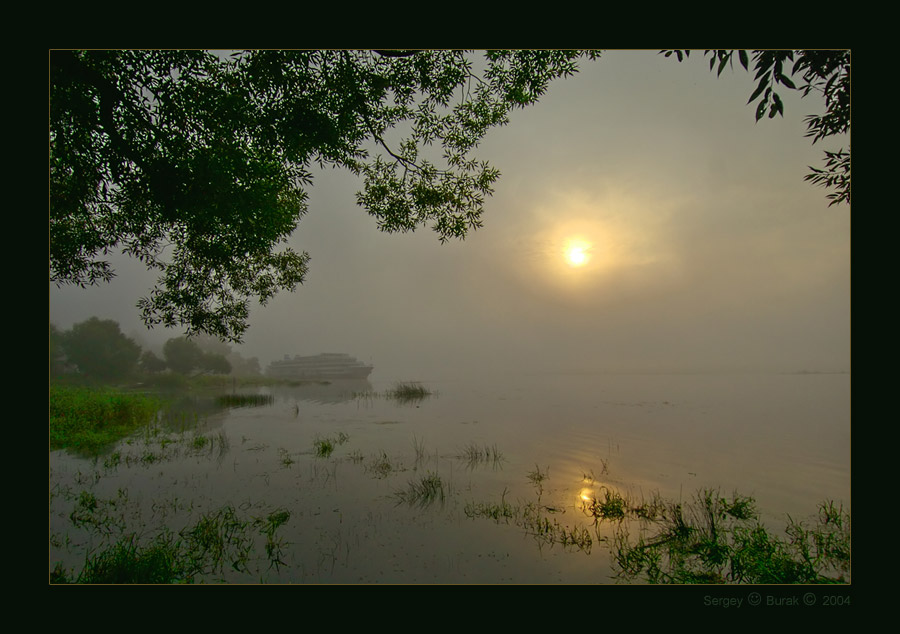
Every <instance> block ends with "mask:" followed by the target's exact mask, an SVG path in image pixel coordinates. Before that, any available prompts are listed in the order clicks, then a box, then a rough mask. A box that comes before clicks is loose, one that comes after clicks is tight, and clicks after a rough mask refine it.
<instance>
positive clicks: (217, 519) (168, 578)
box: [50, 496, 291, 584]
mask: <svg viewBox="0 0 900 634" xmlns="http://www.w3.org/2000/svg"><path fill="white" fill-rule="evenodd" d="M79 504H81V505H82V506H87V507H92V509H93V511H96V510H97V509H99V508H101V506H102V504H101V503H99V502H98V501H96V500H90V499H89V497H88V496H85V497H84V499H83V500H80V501H79ZM290 517H291V514H290V512H289V511H287V510H285V509H276V510H275V511H272V512H271V513H269V514H268V515H266V516H264V517H261V518H242V517H240V516H239V514H238V512H237V511H236V509H235V508H234V507H233V506H230V505H229V506H224V507H222V508H220V509H217V510H215V511H211V512H209V513H206V514H204V515H202V516H201V517H200V518H198V519H197V521H196V522H195V523H194V524H193V525H190V526H188V527H186V528H184V529H182V530H181V531H179V532H177V533H175V532H172V531H170V530H169V529H163V530H162V531H160V532H159V533H157V534H156V535H155V536H154V537H152V538H151V539H149V541H142V540H141V539H140V538H139V536H138V535H137V534H135V533H128V534H123V535H122V536H121V537H120V538H118V539H117V540H116V541H115V542H113V543H111V544H109V545H107V546H105V547H103V548H99V549H97V550H95V551H92V552H89V553H88V554H87V556H86V557H85V563H84V566H83V567H82V569H81V571H79V572H78V573H75V572H74V571H69V570H66V569H64V568H63V566H62V564H60V563H57V564H56V566H55V567H54V569H53V571H52V572H51V573H50V582H51V583H79V584H100V583H102V584H131V583H152V584H164V583H165V584H169V583H193V582H194V581H196V580H201V581H205V580H220V581H224V578H223V575H224V574H225V572H226V571H235V572H242V573H251V572H253V571H252V570H251V569H250V564H251V563H254V565H258V563H259V562H254V560H255V559H258V557H256V556H255V555H254V551H255V547H254V542H255V538H254V529H255V532H256V533H257V534H259V535H261V536H263V537H265V551H266V561H267V562H268V565H269V566H268V567H269V569H271V568H273V567H274V568H276V569H277V568H278V567H279V566H282V565H284V562H283V560H282V556H283V547H284V545H285V544H284V542H283V541H282V539H281V538H280V537H279V536H278V535H277V531H278V529H279V528H280V527H281V526H283V525H284V524H286V523H287V522H288V521H289V520H290Z"/></svg>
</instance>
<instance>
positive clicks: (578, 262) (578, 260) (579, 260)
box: [566, 242, 591, 267]
mask: <svg viewBox="0 0 900 634" xmlns="http://www.w3.org/2000/svg"><path fill="white" fill-rule="evenodd" d="M590 248H591V247H590V245H589V244H585V243H584V242H572V243H570V244H569V245H568V246H567V247H566V262H568V263H569V266H572V267H578V266H584V265H585V264H587V263H588V260H590V259H591V256H590V253H589V251H590Z"/></svg>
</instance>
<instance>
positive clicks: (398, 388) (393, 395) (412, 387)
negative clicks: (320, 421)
mask: <svg viewBox="0 0 900 634" xmlns="http://www.w3.org/2000/svg"><path fill="white" fill-rule="evenodd" d="M430 396H434V392H432V391H431V390H429V389H428V388H426V387H425V386H424V385H422V384H421V383H419V382H417V381H401V382H398V383H395V384H394V385H393V386H391V387H390V388H388V389H386V390H385V391H383V392H375V391H373V390H369V391H367V392H357V393H356V394H354V397H355V398H356V400H357V402H363V401H371V399H374V398H386V399H389V400H391V401H394V402H395V403H399V404H402V405H415V404H417V403H420V402H422V401H424V400H425V399H426V398H428V397H430Z"/></svg>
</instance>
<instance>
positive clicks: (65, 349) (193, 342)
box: [49, 317, 260, 382]
mask: <svg viewBox="0 0 900 634" xmlns="http://www.w3.org/2000/svg"><path fill="white" fill-rule="evenodd" d="M49 347H50V376H51V377H58V376H61V375H65V374H78V375H82V376H84V377H86V378H89V379H95V380H98V381H104V382H113V381H119V380H122V379H125V378H131V377H136V376H139V375H157V374H163V373H173V374H178V375H183V376H197V375H201V374H218V375H227V374H232V375H236V376H255V375H259V374H260V368H259V361H258V360H257V359H256V357H251V358H249V359H246V358H244V357H242V356H241V355H240V354H239V353H237V352H234V351H232V350H231V346H229V345H228V344H226V343H223V342H221V341H219V340H217V339H215V338H213V337H208V336H207V337H190V338H187V337H173V338H171V339H169V340H168V341H166V343H165V345H163V348H162V357H160V356H159V355H157V353H155V352H154V351H152V350H145V349H142V348H141V346H140V345H139V344H138V343H137V342H135V341H134V340H133V339H132V338H130V337H128V336H126V335H125V334H123V333H122V331H121V329H120V328H119V324H118V323H117V322H115V321H113V320H111V319H100V318H98V317H91V318H90V319H87V320H85V321H83V322H80V323H77V324H75V325H74V326H72V328H71V330H65V331H63V330H60V329H59V328H57V327H56V326H55V325H54V324H52V323H51V324H50V346H49Z"/></svg>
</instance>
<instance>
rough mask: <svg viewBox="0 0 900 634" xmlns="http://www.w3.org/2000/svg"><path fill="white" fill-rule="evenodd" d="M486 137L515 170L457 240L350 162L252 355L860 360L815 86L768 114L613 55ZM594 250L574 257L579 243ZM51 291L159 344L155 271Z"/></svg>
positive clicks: (767, 362)
mask: <svg viewBox="0 0 900 634" xmlns="http://www.w3.org/2000/svg"><path fill="white" fill-rule="evenodd" d="M579 66H580V68H581V70H580V72H579V73H578V74H576V75H575V76H573V77H571V78H569V79H565V80H559V81H557V82H555V83H553V84H552V85H551V87H550V89H549V91H548V92H547V94H546V95H545V96H544V97H543V98H542V99H541V101H540V102H539V103H538V104H536V105H534V106H531V107H529V108H526V109H525V110H517V111H516V112H514V113H513V115H512V119H511V122H510V124H509V125H507V126H505V127H503V128H497V129H495V130H492V131H491V132H489V133H488V135H487V137H486V138H485V140H484V142H483V143H482V144H481V146H480V147H479V148H478V149H477V151H476V152H475V156H477V157H478V158H479V159H485V160H488V161H490V162H491V163H492V164H493V165H494V166H495V167H497V168H498V169H500V171H501V172H502V176H501V177H500V180H499V181H498V182H497V183H496V185H495V193H494V196H493V197H492V198H490V199H488V200H487V203H486V206H485V214H484V218H483V219H484V223H485V226H484V228H483V229H480V230H478V231H476V232H474V233H472V234H470V236H469V237H468V238H467V239H466V240H465V241H457V242H448V243H447V244H444V245H441V244H440V243H439V241H438V238H437V234H435V233H434V232H432V231H431V230H429V229H427V228H423V229H420V230H419V231H418V232H416V233H414V234H384V233H381V232H379V231H378V230H377V228H376V223H375V219H374V218H372V217H370V216H369V215H368V214H367V213H366V212H365V211H364V210H363V209H362V208H361V207H358V206H357V205H356V203H355V192H356V191H357V190H358V189H360V188H361V182H360V181H359V180H358V179H357V178H356V177H354V176H353V175H352V174H350V173H348V172H342V171H337V170H328V171H325V172H322V173H320V174H318V175H317V176H316V179H315V181H314V185H313V187H312V188H311V189H310V192H309V193H310V200H309V213H308V214H307V215H306V216H305V217H304V218H303V219H302V220H301V221H300V224H299V226H298V228H297V230H296V231H295V233H294V235H293V236H292V238H291V240H290V244H291V246H293V247H294V248H295V249H297V250H304V251H307V252H308V253H309V254H310V256H311V258H312V259H311V262H310V273H309V277H308V279H307V281H306V283H305V284H303V285H302V286H299V287H298V289H297V291H296V292H294V293H280V294H279V295H277V296H276V297H275V298H274V299H273V300H271V301H270V302H269V304H268V305H267V306H265V307H254V308H252V309H251V318H250V329H249V330H248V331H247V333H246V335H245V341H244V344H243V345H242V346H239V347H235V349H236V350H237V351H238V352H240V353H241V354H243V355H244V356H247V357H249V356H256V357H258V358H259V360H260V363H261V364H262V365H263V367H265V365H267V364H268V363H269V362H270V361H272V360H275V359H278V358H281V356H282V355H283V354H315V353H318V352H349V353H351V354H353V355H355V356H357V357H358V358H360V359H361V360H364V361H369V362H372V363H374V364H375V373H373V375H372V377H371V378H372V379H373V380H408V379H421V380H428V379H432V378H453V377H454V376H458V375H460V374H461V373H462V374H466V375H471V374H481V373H489V372H518V371H542V370H553V371H555V370H564V371H568V370H604V371H645V370H646V371H670V370H679V371H707V370H713V371H719V370H721V371H725V370H774V371H795V370H803V369H807V370H823V371H844V370H849V369H850V209H849V207H848V206H846V205H840V206H833V207H828V202H829V201H828V200H827V199H826V198H825V195H826V193H827V191H826V190H824V189H823V188H820V187H815V186H813V185H811V184H810V183H808V182H807V181H804V180H803V176H804V175H805V174H806V173H807V172H808V167H807V166H809V165H812V166H815V167H821V166H822V156H823V154H822V151H823V150H824V149H829V150H836V149H839V148H840V147H845V148H846V147H847V145H848V143H849V139H845V138H831V139H826V140H825V141H824V142H821V141H820V142H819V143H818V144H816V145H815V146H814V145H812V144H811V142H810V139H808V138H806V137H804V131H805V126H804V123H803V117H804V115H807V114H813V113H821V112H822V111H823V104H822V100H821V99H820V98H818V97H817V96H815V95H810V96H809V97H807V98H805V99H801V98H800V95H799V93H797V92H795V91H789V90H787V89H782V90H780V91H779V92H780V94H781V96H782V98H783V100H784V104H785V108H784V110H785V114H784V117H783V118H782V117H776V118H775V119H764V120H762V121H760V122H759V123H756V122H755V120H754V111H755V106H754V105H746V103H747V99H748V98H749V96H750V93H752V92H753V89H754V87H755V84H754V82H753V75H752V74H751V73H747V72H745V71H744V70H743V68H741V67H740V66H739V65H737V64H736V68H735V69H734V70H733V71H732V70H726V71H724V72H723V73H722V76H721V77H719V78H716V75H715V73H714V72H710V71H709V63H708V60H707V59H706V58H704V57H703V56H702V54H701V53H700V52H699V51H698V52H696V53H695V56H692V57H691V58H690V59H689V60H686V61H685V62H683V63H678V62H677V61H676V60H675V59H674V57H673V58H665V57H663V56H662V55H658V54H657V53H656V52H655V51H613V52H606V53H604V54H603V55H602V56H601V57H600V59H598V60H596V61H594V62H590V61H582V62H580V63H579ZM573 244H574V245H580V246H581V247H582V248H583V251H582V252H583V256H584V257H586V258H587V259H586V262H584V263H582V264H581V265H580V266H571V265H570V263H569V262H568V261H567V259H566V249H567V248H568V247H569V246H570V245H573ZM113 263H114V266H115V268H116V270H117V273H118V277H117V278H116V279H115V280H114V281H113V282H112V283H111V284H108V285H104V286H102V287H97V288H91V289H87V290H82V289H80V288H77V287H66V288H63V289H60V290H57V289H56V287H55V286H54V285H52V284H51V287H50V320H51V322H53V323H55V324H56V325H57V326H59V327H60V328H63V329H68V328H71V326H72V325H73V324H74V323H77V322H79V321H83V320H85V319H87V318H89V317H91V316H94V315H96V316H98V317H101V318H104V319H114V320H116V321H117V322H119V324H120V325H121V327H122V330H123V331H124V332H125V333H126V334H128V335H129V336H132V337H134V338H135V339H136V340H137V341H138V342H139V343H140V344H141V345H142V346H144V347H150V348H154V347H159V346H161V344H162V343H163V342H164V341H165V340H166V339H168V338H170V337H174V336H178V335H180V334H182V331H178V330H171V329H170V330H166V329H163V328H157V329H155V330H152V331H148V330H147V329H146V328H145V327H144V326H143V324H142V323H141V322H140V320H139V313H138V310H137V308H135V303H136V302H137V300H138V299H139V298H140V297H141V296H143V295H145V294H147V293H148V292H149V289H150V288H151V286H152V285H153V282H154V280H155V277H154V276H153V275H152V274H151V273H148V272H146V271H145V270H143V269H142V267H141V265H140V264H139V263H138V262H136V261H133V260H129V259H127V258H116V259H114V260H113Z"/></svg>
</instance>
